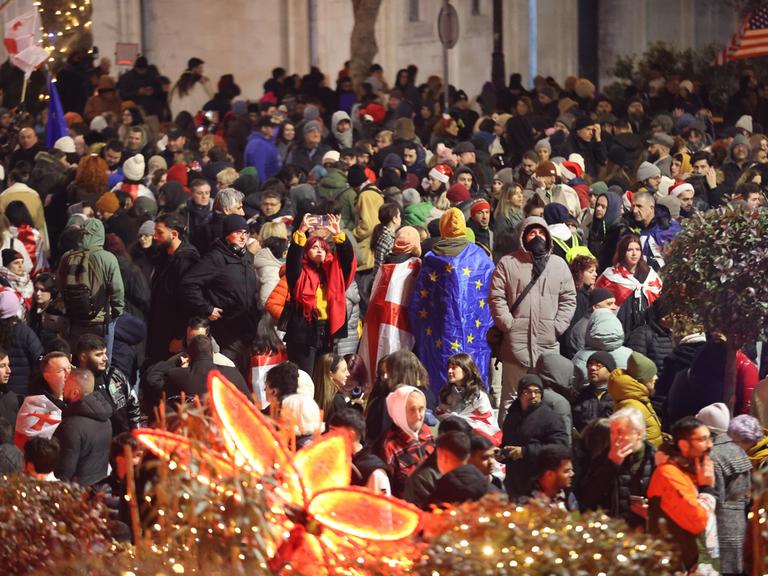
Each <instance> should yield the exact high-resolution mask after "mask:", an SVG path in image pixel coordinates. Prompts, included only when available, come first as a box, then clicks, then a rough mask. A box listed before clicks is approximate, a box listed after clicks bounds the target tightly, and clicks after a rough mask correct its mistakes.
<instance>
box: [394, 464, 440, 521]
mask: <svg viewBox="0 0 768 576" xmlns="http://www.w3.org/2000/svg"><path fill="white" fill-rule="evenodd" d="M440 476H442V474H440V470H438V468H437V452H432V454H430V455H429V456H427V458H426V460H424V461H423V462H422V463H421V464H419V467H418V468H416V470H414V471H413V474H411V475H410V476H408V479H407V480H406V481H405V492H404V493H403V500H405V501H406V502H410V503H411V504H414V505H416V506H418V507H419V508H425V509H426V507H427V503H428V502H429V495H430V494H432V491H433V490H434V489H435V484H436V483H437V481H438V480H439V479H440Z"/></svg>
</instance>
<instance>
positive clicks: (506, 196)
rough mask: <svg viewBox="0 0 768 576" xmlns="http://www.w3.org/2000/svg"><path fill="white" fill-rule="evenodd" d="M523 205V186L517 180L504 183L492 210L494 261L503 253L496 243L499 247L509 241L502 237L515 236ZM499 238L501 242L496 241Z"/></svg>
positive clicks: (520, 220)
mask: <svg viewBox="0 0 768 576" xmlns="http://www.w3.org/2000/svg"><path fill="white" fill-rule="evenodd" d="M524 206H525V196H524V195H523V187H522V186H521V185H520V184H519V183H517V182H513V183H512V184H504V185H503V186H502V188H501V195H500V196H499V201H498V202H497V203H496V208H495V209H494V210H493V235H494V238H495V239H496V241H494V246H493V260H494V262H498V261H499V260H500V259H501V257H502V256H504V254H505V253H504V252H501V251H500V250H499V249H497V247H496V244H499V248H500V247H501V246H506V245H508V244H509V242H504V241H503V239H504V238H505V237H514V236H515V234H516V233H517V228H518V227H519V226H520V223H521V222H522V221H523V207H524ZM499 239H502V242H501V243H499V242H498V240H499Z"/></svg>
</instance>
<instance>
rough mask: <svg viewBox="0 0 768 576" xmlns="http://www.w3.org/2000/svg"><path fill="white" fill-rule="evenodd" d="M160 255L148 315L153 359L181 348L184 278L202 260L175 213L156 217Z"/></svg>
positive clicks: (184, 316) (149, 353)
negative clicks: (182, 282)
mask: <svg viewBox="0 0 768 576" xmlns="http://www.w3.org/2000/svg"><path fill="white" fill-rule="evenodd" d="M154 240H155V243H156V244H157V250H158V256H157V260H156V262H155V269H154V273H153V274H152V286H151V290H152V299H151V306H150V310H149V318H148V330H147V333H148V336H147V356H148V358H149V360H150V361H151V362H157V361H160V360H166V359H167V358H168V357H169V356H170V355H171V354H175V353H177V352H180V351H181V347H182V341H183V339H184V334H185V332H186V327H187V311H186V309H185V308H184V303H183V301H182V299H181V298H180V297H179V295H180V291H181V280H182V278H183V277H184V276H185V275H186V274H187V272H188V271H189V270H190V269H191V268H192V267H193V266H194V265H195V264H197V262H198V260H200V254H199V253H198V252H197V249H196V248H195V247H194V246H192V245H191V244H190V243H189V242H188V241H187V240H186V238H185V237H184V222H183V220H182V219H181V218H180V217H179V216H177V215H175V214H163V215H161V216H159V217H158V218H157V220H155V235H154Z"/></svg>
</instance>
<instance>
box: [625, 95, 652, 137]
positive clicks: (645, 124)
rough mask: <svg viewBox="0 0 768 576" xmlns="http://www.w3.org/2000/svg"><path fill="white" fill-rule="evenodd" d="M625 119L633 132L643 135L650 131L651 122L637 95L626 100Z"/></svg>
mask: <svg viewBox="0 0 768 576" xmlns="http://www.w3.org/2000/svg"><path fill="white" fill-rule="evenodd" d="M627 120H629V125H630V126H631V128H632V132H633V133H634V134H637V135H639V136H644V135H645V134H647V133H648V132H650V131H651V122H650V120H648V118H647V117H646V115H645V105H644V104H643V101H642V100H641V99H640V98H638V97H634V98H630V99H629V102H627Z"/></svg>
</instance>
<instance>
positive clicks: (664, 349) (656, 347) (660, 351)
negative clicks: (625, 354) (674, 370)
mask: <svg viewBox="0 0 768 576" xmlns="http://www.w3.org/2000/svg"><path fill="white" fill-rule="evenodd" d="M646 319H647V320H646V324H643V325H642V326H639V327H637V328H635V329H634V330H633V331H632V333H631V334H630V335H629V338H628V339H627V346H628V347H629V348H631V349H632V350H634V351H635V352H640V354H643V355H645V356H647V357H648V358H650V359H651V360H653V363H654V364H656V369H657V370H658V372H657V373H658V375H659V379H661V378H662V376H663V375H664V359H665V358H666V357H667V356H669V355H670V354H672V350H673V349H674V347H675V345H674V342H673V341H672V331H671V330H670V329H669V328H665V327H664V326H662V325H661V324H660V323H659V318H658V309H657V308H656V307H655V306H651V307H650V308H648V310H647V311H646Z"/></svg>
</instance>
